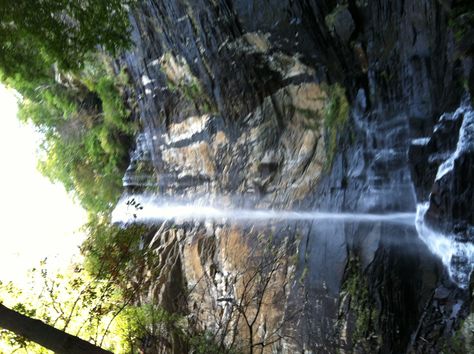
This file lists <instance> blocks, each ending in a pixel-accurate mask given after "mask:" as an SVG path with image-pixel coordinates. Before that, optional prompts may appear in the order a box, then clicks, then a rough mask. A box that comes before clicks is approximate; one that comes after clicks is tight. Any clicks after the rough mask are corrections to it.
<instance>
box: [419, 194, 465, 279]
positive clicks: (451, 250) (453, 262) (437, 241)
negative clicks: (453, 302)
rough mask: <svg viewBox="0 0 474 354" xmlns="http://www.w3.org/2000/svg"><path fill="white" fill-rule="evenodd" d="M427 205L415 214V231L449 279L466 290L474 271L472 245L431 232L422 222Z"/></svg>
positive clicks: (422, 206)
mask: <svg viewBox="0 0 474 354" xmlns="http://www.w3.org/2000/svg"><path fill="white" fill-rule="evenodd" d="M428 207H429V203H423V204H419V205H418V208H417V213H416V230H417V231H418V235H419V236H420V238H421V239H422V240H423V242H424V243H425V244H426V245H427V246H428V248H429V249H430V251H431V252H432V253H434V254H435V255H436V256H438V257H439V258H440V259H441V261H442V262H443V265H444V266H445V267H446V269H447V270H448V273H449V276H450V277H451V279H452V280H453V281H454V282H455V283H456V284H457V285H459V286H460V287H462V288H466V287H467V286H468V284H469V277H470V274H471V272H472V271H473V269H474V245H473V244H472V243H470V242H462V241H457V240H456V237H455V235H443V234H442V233H440V232H437V231H434V230H432V229H431V228H430V227H429V226H428V225H426V223H425V222H424V216H425V213H426V211H427V210H428Z"/></svg>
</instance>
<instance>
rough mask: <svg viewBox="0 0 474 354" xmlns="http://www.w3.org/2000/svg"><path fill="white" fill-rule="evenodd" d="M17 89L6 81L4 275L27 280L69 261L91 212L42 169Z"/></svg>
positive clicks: (0, 254) (0, 144)
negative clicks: (21, 117) (32, 272)
mask: <svg viewBox="0 0 474 354" xmlns="http://www.w3.org/2000/svg"><path fill="white" fill-rule="evenodd" d="M17 110H18V106H17V99H16V97H15V92H13V91H11V90H8V89H7V88H5V87H4V86H3V85H1V84H0V163H1V165H2V168H1V170H0V222H1V227H0V280H1V281H3V282H6V281H10V280H12V281H15V282H22V281H24V280H26V278H25V277H26V273H27V271H28V270H29V269H31V268H33V267H35V266H38V264H39V262H40V261H41V260H42V259H44V258H45V257H48V264H51V265H52V266H55V267H64V266H67V264H68V262H69V260H70V259H71V257H72V256H73V255H74V254H77V253H78V245H79V244H80V243H81V241H82V239H83V235H82V234H81V233H80V232H78V229H79V228H80V226H82V225H83V224H84V222H85V221H86V213H85V211H84V210H83V209H82V208H80V207H79V206H78V205H77V204H75V203H74V202H73V201H72V198H71V197H70V196H69V195H68V194H67V193H66V191H65V190H64V188H63V187H62V186H61V185H57V184H52V183H51V182H50V181H49V180H48V179H47V178H45V177H43V176H42V175H41V174H40V173H39V172H38V171H37V169H36V165H37V160H36V149H37V145H38V141H39V135H38V133H37V132H35V130H34V128H33V127H32V126H29V125H25V124H22V123H20V122H19V121H18V119H17V118H16V114H17Z"/></svg>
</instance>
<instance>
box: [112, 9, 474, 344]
mask: <svg viewBox="0 0 474 354" xmlns="http://www.w3.org/2000/svg"><path fill="white" fill-rule="evenodd" d="M466 3H467V2H462V1H453V2H452V1H449V0H446V1H428V0H413V1H402V0H400V1H391V0H390V1H389V0H374V1H358V0H357V1H352V0H349V1H329V0H327V1H326V0H324V1H312V0H268V1H262V0H257V1H253V0H220V1H216V0H196V1H186V0H160V1H158V0H146V1H142V2H140V4H139V5H138V6H137V8H136V9H134V10H133V12H132V14H131V19H132V23H133V39H134V41H135V43H136V47H135V49H134V50H132V51H130V52H129V53H127V54H126V55H125V56H124V57H123V58H121V59H120V60H119V62H118V65H120V66H122V67H125V68H126V69H127V70H128V73H129V75H130V77H131V79H132V80H131V81H132V84H133V88H134V89H133V90H132V91H131V98H132V99H134V100H136V102H137V104H136V107H135V112H134V113H135V114H136V116H137V117H138V118H139V120H140V122H141V123H142V127H143V129H142V132H141V133H140V135H139V136H138V138H137V147H136V149H135V151H134V152H133V153H132V159H131V164H130V167H129V169H128V170H127V173H126V175H125V177H124V184H125V186H126V188H127V192H126V195H128V194H130V193H143V192H146V193H154V194H156V195H157V196H159V198H168V199H173V200H188V201H189V200H195V199H200V200H205V201H206V202H207V203H210V204H212V203H217V204H218V205H219V206H220V207H223V208H224V207H226V208H234V209H235V208H255V209H263V208H272V209H283V210H288V209H291V210H295V209H296V210H316V209H317V210H325V211H334V212H341V211H344V212H357V213H391V212H412V213H415V212H416V210H417V205H421V204H423V203H425V204H426V203H428V204H427V205H428V209H427V212H426V214H423V216H425V219H426V223H425V222H424V221H423V220H420V217H419V219H418V223H423V225H424V224H426V225H428V226H427V227H429V228H430V230H431V229H433V230H437V231H436V232H440V233H441V232H442V233H443V235H452V236H446V239H447V240H448V241H449V240H451V241H453V240H454V241H456V242H458V243H459V242H460V243H463V244H464V245H465V246H466V247H467V248H466V249H469V247H470V246H472V245H473V242H474V239H473V237H474V231H473V227H474V218H473V211H474V208H473V206H472V200H473V184H472V181H473V177H474V175H473V174H474V172H473V170H474V161H473V148H472V145H473V141H474V135H473V127H472V124H473V123H472V121H473V118H472V116H473V113H472V111H471V109H470V107H469V103H468V102H465V103H464V108H463V109H460V110H458V111H456V109H457V108H458V106H460V105H461V101H462V99H463V97H464V96H465V95H466V93H465V89H464V87H463V85H462V83H463V80H464V79H466V80H468V85H467V87H469V79H470V78H471V77H472V76H473V75H472V69H471V66H472V58H471V54H472V41H470V40H469V36H468V34H469V32H470V31H472V29H471V28H469V23H468V24H466V30H465V31H464V32H461V33H458V32H456V31H455V30H454V28H453V27H452V26H450V25H449V24H450V23H451V22H452V21H454V20H456V19H458V18H457V17H456V18H455V17H454V16H462V14H463V12H459V11H457V10H458V9H459V8H461V9H463V11H464V10H465V7H463V6H467V5H466ZM466 11H467V10H466ZM460 13H461V15H459V14H460ZM455 32H456V33H455ZM466 33H467V34H466ZM456 37H457V38H456ZM461 44H462V45H461ZM455 111H456V112H455ZM449 161H451V162H449ZM443 167H444V168H445V170H446V172H443V171H441V169H442V168H443ZM419 215H421V214H420V213H419ZM158 228H159V230H158V232H157V233H156V235H154V237H150V238H149V239H145V241H146V243H147V244H148V245H149V247H151V248H153V249H154V250H155V252H156V254H157V257H160V259H161V260H162V262H160V264H162V266H161V268H160V269H159V274H160V276H159V277H158V279H154V280H153V281H152V286H151V287H150V294H147V295H144V297H147V296H148V297H150V296H152V295H153V296H155V297H154V298H158V299H159V301H160V304H161V305H162V306H164V307H165V308H166V309H168V310H170V311H178V312H182V313H185V314H187V316H188V319H189V323H190V324H191V325H192V326H195V327H196V328H198V329H200V330H207V331H209V332H211V333H214V334H216V338H218V340H219V341H221V342H222V343H225V344H226V345H227V346H235V347H238V348H240V349H241V350H243V351H244V352H247V351H253V350H255V351H260V349H261V350H262V351H263V352H281V353H293V352H308V353H333V352H347V353H351V352H355V353H375V352H380V353H402V352H410V353H412V352H420V353H421V352H423V353H425V352H426V353H428V352H433V353H437V352H440V351H441V350H445V351H446V352H451V351H454V350H461V349H462V348H464V344H461V345H460V346H459V348H458V347H457V348H454V344H453V341H452V340H451V337H453V336H455V335H457V334H459V333H464V334H463V335H462V336H463V338H467V340H471V341H472V333H471V334H469V330H468V329H466V328H467V327H466V326H467V325H468V324H469V323H471V322H472V321H471V320H468V321H465V322H464V323H465V324H464V327H462V325H461V322H462V319H464V318H466V317H467V316H468V315H469V306H470V301H471V298H470V296H471V294H470V291H469V290H468V288H469V287H468V283H469V275H470V273H471V270H472V263H473V259H474V258H472V254H470V253H469V252H467V251H466V252H464V251H462V252H457V253H456V252H454V254H453V255H452V257H449V259H444V258H443V259H440V258H439V256H442V255H440V254H438V255H436V254H434V253H433V252H432V251H433V248H432V247H430V242H431V241H432V239H429V238H428V239H427V238H423V237H420V231H419V229H418V230H417V228H416V227H415V225H414V224H413V225H406V224H397V223H391V222H371V223H368V222H349V221H346V222H341V221H338V222H334V221H331V222H330V221H314V222H308V221H306V222H303V221H301V222H283V221H281V220H280V221H275V220H274V221H266V222H257V223H253V224H249V223H238V224H237V223H231V222H224V221H221V222H218V221H215V220H209V221H208V222H204V223H202V222H197V221H196V222H192V221H189V220H187V221H184V222H179V221H176V220H175V221H174V222H173V221H167V222H164V223H163V224H161V225H158ZM433 232H435V231H433ZM430 240H431V241H430ZM431 246H432V245H431ZM463 247H464V246H463ZM463 249H464V248H463ZM456 264H457V265H456ZM450 267H451V268H450ZM452 269H455V270H456V272H457V273H456V274H458V275H459V274H460V275H459V276H457V277H453V273H452ZM470 318H471V317H469V319H470ZM466 323H467V324H466ZM456 333H457V334H456ZM455 344H457V343H455ZM461 347H462V348H461ZM464 349H465V351H466V352H467V351H469V349H468V347H467V344H466V346H465V348H464ZM173 350H174V352H177V353H179V352H182V351H184V350H185V349H183V348H181V347H179V343H178V340H177V341H176V343H175V345H174V347H173Z"/></svg>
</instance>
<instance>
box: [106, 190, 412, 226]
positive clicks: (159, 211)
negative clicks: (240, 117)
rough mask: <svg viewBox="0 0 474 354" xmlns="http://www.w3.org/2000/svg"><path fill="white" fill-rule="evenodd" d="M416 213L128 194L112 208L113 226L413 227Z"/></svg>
mask: <svg viewBox="0 0 474 354" xmlns="http://www.w3.org/2000/svg"><path fill="white" fill-rule="evenodd" d="M415 216H416V214H415V213H387V214H375V213H345V212H325V211H297V210H276V209H237V208H225V207H222V206H219V205H209V204H205V203H203V202H202V201H195V202H182V203H176V202H169V201H163V200H160V199H156V198H154V197H152V196H144V195H129V196H126V197H124V198H122V199H121V201H120V202H119V204H118V205H117V207H116V208H115V210H114V212H113V215H112V218H113V221H114V222H115V223H133V222H141V223H147V224H158V223H160V222H162V221H165V220H170V219H173V220H174V221H175V222H177V223H179V222H185V221H205V220H213V221H218V222H219V221H222V222H227V221H231V222H242V223H243V222H257V221H269V220H275V221H302V220H306V221H318V220H319V221H322V220H326V221H328V220H332V221H339V222H387V223H394V224H403V225H414V224H415Z"/></svg>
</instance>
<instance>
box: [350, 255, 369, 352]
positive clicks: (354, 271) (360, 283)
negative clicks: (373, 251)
mask: <svg viewBox="0 0 474 354" xmlns="http://www.w3.org/2000/svg"><path fill="white" fill-rule="evenodd" d="M342 292H343V294H347V295H349V296H350V309H351V311H352V313H353V314H354V317H355V323H354V331H353V333H352V340H353V342H354V343H358V344H360V345H363V346H369V343H366V338H368V337H369V336H370V334H371V333H373V332H374V330H375V323H376V321H377V318H378V313H377V311H376V310H375V309H374V307H373V306H372V302H371V298H370V294H369V290H368V282H367V279H366V278H365V276H364V275H363V274H362V273H361V270H360V262H359V260H358V259H357V258H352V259H350V260H349V263H348V266H347V268H346V279H345V281H344V283H343V286H342Z"/></svg>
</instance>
